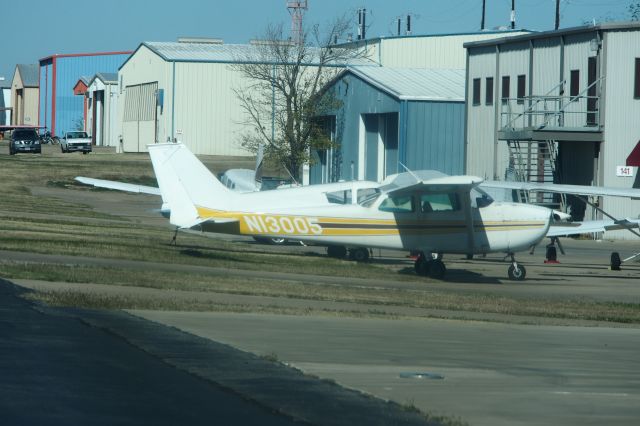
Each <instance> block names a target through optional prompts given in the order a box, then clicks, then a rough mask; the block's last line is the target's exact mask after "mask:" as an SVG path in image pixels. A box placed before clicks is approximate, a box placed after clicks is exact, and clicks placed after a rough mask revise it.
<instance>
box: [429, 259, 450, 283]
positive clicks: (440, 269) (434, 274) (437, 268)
mask: <svg viewBox="0 0 640 426" xmlns="http://www.w3.org/2000/svg"><path fill="white" fill-rule="evenodd" d="M446 273H447V268H446V266H444V263H443V262H442V261H440V260H434V261H432V262H431V265H430V266H429V276H430V277H431V278H435V279H437V280H441V279H442V278H444V275H445V274H446Z"/></svg>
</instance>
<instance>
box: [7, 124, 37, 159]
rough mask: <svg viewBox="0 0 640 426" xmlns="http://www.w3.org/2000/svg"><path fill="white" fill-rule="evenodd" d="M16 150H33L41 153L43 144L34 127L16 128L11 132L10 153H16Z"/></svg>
mask: <svg viewBox="0 0 640 426" xmlns="http://www.w3.org/2000/svg"><path fill="white" fill-rule="evenodd" d="M16 152H33V153H36V154H40V153H41V152H42V145H40V136H38V133H37V132H36V131H35V130H33V129H15V130H14V131H13V132H11V142H10V143H9V154H11V155H14V154H15V153H16Z"/></svg>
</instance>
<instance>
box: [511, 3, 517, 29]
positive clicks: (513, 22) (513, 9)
mask: <svg viewBox="0 0 640 426" xmlns="http://www.w3.org/2000/svg"><path fill="white" fill-rule="evenodd" d="M515 28H516V0H511V29H512V30H513V29H515Z"/></svg>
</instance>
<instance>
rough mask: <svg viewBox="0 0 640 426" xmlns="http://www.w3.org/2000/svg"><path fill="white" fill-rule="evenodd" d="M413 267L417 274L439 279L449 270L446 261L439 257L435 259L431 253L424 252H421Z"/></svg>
mask: <svg viewBox="0 0 640 426" xmlns="http://www.w3.org/2000/svg"><path fill="white" fill-rule="evenodd" d="M413 267H414V269H415V271H416V274H418V275H422V276H425V277H427V276H428V277H430V278H435V279H438V280H440V279H442V278H444V275H445V274H446V272H447V268H446V266H444V262H442V261H441V260H439V259H434V258H433V256H431V255H428V256H425V255H424V253H420V255H419V256H418V258H417V259H416V262H415V263H414V265H413Z"/></svg>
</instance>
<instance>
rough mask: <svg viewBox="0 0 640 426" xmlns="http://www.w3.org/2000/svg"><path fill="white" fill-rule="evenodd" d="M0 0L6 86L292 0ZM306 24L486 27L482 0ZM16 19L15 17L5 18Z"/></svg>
mask: <svg viewBox="0 0 640 426" xmlns="http://www.w3.org/2000/svg"><path fill="white" fill-rule="evenodd" d="M555 1H556V0H515V5H516V27H517V28H524V29H529V30H538V31H542V30H551V29H553V26H554V19H555ZM632 2H633V3H637V1H632V0H561V6H560V13H561V15H560V27H561V28H566V27H574V26H579V25H584V24H585V23H587V22H593V20H595V21H596V22H601V21H605V20H606V21H619V20H628V19H629V13H628V6H629V4H630V3H632ZM3 3H4V4H1V3H0V16H3V17H5V18H6V19H5V21H6V22H9V23H12V22H13V23H17V22H20V23H22V25H21V28H20V29H18V28H11V29H9V31H6V32H5V34H4V36H3V37H4V39H5V40H3V41H4V42H3V43H0V77H2V76H4V77H5V79H6V80H5V81H0V85H2V86H8V85H9V84H10V83H11V79H12V78H13V74H14V70H15V66H16V64H18V63H38V60H39V59H40V58H43V57H46V56H50V55H53V54H56V53H86V52H102V51H124V50H135V48H136V47H137V46H138V45H139V44H140V43H141V42H143V41H175V40H176V39H177V38H178V37H189V36H191V37H215V38H221V39H223V40H224V42H225V43H246V42H248V41H249V40H250V39H253V38H260V35H261V34H263V33H264V30H265V28H266V27H267V25H269V24H279V23H282V24H284V25H286V28H289V26H290V24H289V23H290V16H289V12H288V11H287V9H286V3H287V1H286V0H227V1H222V0H154V1H149V0H147V1H143V0H101V1H99V2H97V1H92V0H82V1H80V0H30V1H28V2H25V1H6V2H3ZM308 3H309V10H308V11H307V12H306V13H305V17H304V20H305V25H315V24H318V25H320V27H321V28H322V27H323V26H325V27H326V26H327V25H328V24H329V23H330V22H331V21H332V20H334V19H335V18H336V17H339V16H343V15H344V16H347V17H349V18H353V33H354V34H356V33H357V30H356V23H357V10H358V9H359V8H366V9H367V26H368V29H367V38H370V37H376V36H389V35H393V34H394V32H395V28H396V23H395V22H396V19H397V18H398V17H400V16H402V17H406V15H407V14H411V15H412V23H413V34H442V33H459V32H473V31H478V30H479V29H480V21H481V10H482V0H308ZM510 10H511V0H486V23H485V27H486V28H487V29H492V28H496V27H500V26H508V25H509V19H510ZM7 26H11V24H7Z"/></svg>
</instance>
